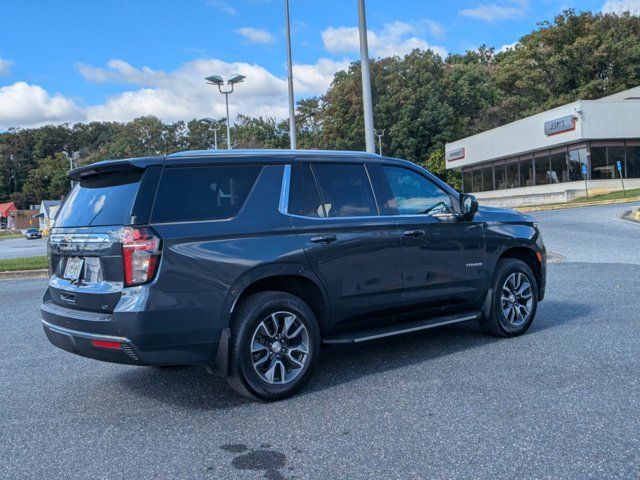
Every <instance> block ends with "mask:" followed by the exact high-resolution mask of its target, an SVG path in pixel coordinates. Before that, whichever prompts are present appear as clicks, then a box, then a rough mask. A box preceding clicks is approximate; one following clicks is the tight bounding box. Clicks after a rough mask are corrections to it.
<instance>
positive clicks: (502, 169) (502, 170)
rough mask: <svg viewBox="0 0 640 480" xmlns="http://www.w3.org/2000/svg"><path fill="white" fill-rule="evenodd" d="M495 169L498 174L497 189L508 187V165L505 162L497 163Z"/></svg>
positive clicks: (496, 174)
mask: <svg viewBox="0 0 640 480" xmlns="http://www.w3.org/2000/svg"><path fill="white" fill-rule="evenodd" d="M493 171H494V174H495V176H496V190H504V189H505V188H507V166H506V165H505V164H501V165H496V166H495V167H494V169H493Z"/></svg>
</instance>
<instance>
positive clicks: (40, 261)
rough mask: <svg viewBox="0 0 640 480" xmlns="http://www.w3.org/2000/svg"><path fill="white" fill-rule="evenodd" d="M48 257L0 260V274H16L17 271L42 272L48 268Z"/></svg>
mask: <svg viewBox="0 0 640 480" xmlns="http://www.w3.org/2000/svg"><path fill="white" fill-rule="evenodd" d="M47 266H48V264H47V256H46V255H42V256H40V257H26V258H5V259H0V272H15V271H17V270H40V269H42V268H47Z"/></svg>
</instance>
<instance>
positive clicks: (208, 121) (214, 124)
mask: <svg viewBox="0 0 640 480" xmlns="http://www.w3.org/2000/svg"><path fill="white" fill-rule="evenodd" d="M225 120H226V118H224V117H223V118H221V119H219V120H215V119H213V118H205V119H203V120H201V121H200V123H204V124H205V125H207V126H208V127H209V128H211V130H213V148H214V149H215V150H217V149H218V131H219V130H220V124H221V123H222V122H224V121H225Z"/></svg>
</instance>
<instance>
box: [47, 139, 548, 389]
mask: <svg viewBox="0 0 640 480" xmlns="http://www.w3.org/2000/svg"><path fill="white" fill-rule="evenodd" d="M69 176H70V178H71V179H73V180H74V181H75V182H76V186H75V187H74V189H73V190H72V192H71V193H70V194H69V195H68V196H67V198H66V200H65V202H64V204H63V205H62V207H61V208H60V211H59V213H58V215H57V217H56V223H55V227H54V228H53V229H52V231H51V235H50V239H49V253H50V259H51V260H50V261H51V264H50V269H51V270H50V271H51V272H52V276H51V280H50V283H49V287H48V289H47V291H46V293H45V295H44V299H43V303H42V306H41V313H42V318H43V326H44V330H45V332H46V334H47V336H48V338H49V340H50V341H51V342H52V343H53V344H54V345H56V346H58V347H60V348H62V349H65V350H68V351H70V352H74V353H76V354H79V355H83V356H86V357H90V358H95V359H98V360H104V361H109V362H119V363H126V364H132V365H159V366H162V365H182V364H190V365H203V366H206V367H208V368H209V369H210V370H212V371H216V372H218V373H219V374H220V375H221V376H224V377H226V378H227V379H228V381H229V383H230V385H231V386H232V387H233V388H234V389H236V390H237V391H238V392H240V393H242V394H243V395H246V396H249V397H251V398H257V399H262V400H277V399H281V398H285V397H287V396H290V395H292V394H294V393H295V392H297V391H298V390H300V389H301V388H302V387H303V385H304V384H305V383H306V382H307V381H308V380H309V378H310V377H311V375H312V374H313V371H314V370H315V368H316V366H317V365H318V359H319V355H320V345H321V344H327V345H331V344H349V343H351V344H354V343H359V342H364V341H368V340H375V339H379V338H383V337H387V336H390V335H397V334H402V333H409V332H416V331H419V330H426V329H430V328H434V327H438V326H442V325H449V324H454V323H459V322H465V321H478V322H480V325H481V326H482V328H483V329H484V330H485V331H486V332H488V333H489V334H491V335H495V336H499V337H513V336H516V335H520V334H522V333H524V332H525V331H526V330H527V329H528V328H529V326H530V325H531V322H532V321H533V319H534V317H535V314H536V309H537V305H538V302H539V301H541V300H542V299H543V297H544V292H545V283H546V252H545V247H544V244H543V241H542V236H541V234H540V231H539V229H538V225H537V224H536V223H535V222H534V221H533V219H532V218H531V217H528V216H526V215H523V214H519V213H517V212H514V211H509V210H500V209H494V208H480V209H479V208H478V203H477V201H476V200H475V198H474V197H473V196H471V195H466V194H460V193H458V192H456V191H455V190H454V189H452V188H451V187H449V186H448V185H446V184H445V183H444V182H442V181H441V180H440V179H438V178H437V177H435V176H434V175H432V174H431V173H429V172H428V171H426V170H424V169H423V168H421V167H419V166H417V165H415V164H413V163H411V162H407V161H403V160H397V159H391V158H383V157H380V156H377V155H371V154H366V153H360V152H319V151H286V150H281V151H261V150H258V151H241V150H234V151H224V152H223V151H220V152H211V151H203V152H183V153H178V154H173V155H169V156H167V157H148V158H136V159H129V160H117V161H106V162H100V163H96V164H93V165H88V166H84V167H81V168H78V169H75V170H72V171H71V172H70V175H69Z"/></svg>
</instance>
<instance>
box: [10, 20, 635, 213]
mask: <svg viewBox="0 0 640 480" xmlns="http://www.w3.org/2000/svg"><path fill="white" fill-rule="evenodd" d="M371 75H372V90H373V97H374V98H373V101H374V116H375V122H376V128H378V129H385V136H384V139H383V151H384V154H385V155H389V156H396V157H400V158H406V159H408V160H411V161H414V162H417V163H420V164H423V165H425V166H426V167H427V168H429V169H430V170H431V171H433V172H434V173H436V174H437V175H440V176H441V177H443V178H444V179H445V180H447V181H449V182H450V183H452V184H453V185H454V186H457V185H458V183H459V178H458V176H457V175H458V174H457V173H456V172H447V171H445V169H444V144H445V143H446V142H448V141H453V140H456V139H459V138H462V137H465V136H467V135H471V134H474V133H478V132H481V131H484V130H487V129H490V128H494V127H496V126H499V125H502V124H505V123H508V122H511V121H514V120H517V119H519V118H523V117H526V116H529V115H532V114H535V113H538V112H541V111H544V110H547V109H549V108H553V107H556V106H559V105H563V104H565V103H569V102H572V101H574V100H577V99H594V98H599V97H602V96H604V95H609V94H612V93H616V92H619V91H621V90H625V89H627V88H631V87H634V86H637V85H640V18H638V17H636V16H632V15H629V14H621V15H617V14H600V13H598V14H594V13H590V12H583V13H575V12H574V11H572V10H567V11H565V12H563V13H562V14H561V15H559V16H557V17H556V18H555V19H554V20H553V21H551V22H543V23H541V24H539V25H538V27H537V28H536V30H534V31H533V32H531V33H530V34H528V35H525V36H524V37H522V38H521V39H520V40H519V41H518V42H517V44H516V45H515V47H513V48H510V49H508V50H506V51H503V52H496V51H495V49H493V48H489V47H487V46H481V47H479V48H478V49H477V50H474V51H468V52H466V53H465V54H450V55H448V56H447V57H446V58H441V57H440V56H438V55H437V54H435V53H434V52H432V51H430V50H427V51H421V50H414V51H413V52H411V53H410V54H408V55H406V56H404V57H402V58H401V57H389V58H380V59H376V60H372V61H371ZM296 115H297V123H298V129H299V138H298V145H299V148H305V149H306V148H320V149H347V150H363V149H364V134H363V132H364V124H363V118H362V99H361V88H360V64H359V62H353V63H352V64H351V65H350V67H349V69H348V70H347V71H341V72H338V73H336V75H335V77H334V80H333V83H332V84H331V87H330V88H329V90H328V91H327V92H326V93H325V94H324V95H323V96H322V97H320V98H308V99H303V100H301V101H299V102H298V105H297V113H296ZM232 130H233V131H232V138H233V140H234V143H235V145H234V146H235V147H236V148H287V147H288V144H289V138H288V122H287V121H277V120H275V119H272V118H251V117H246V116H238V118H237V119H236V124H235V125H234V126H233V129H232ZM219 134H220V135H219V138H218V140H219V143H220V144H221V145H224V129H221V130H220V131H219ZM213 143H214V132H213V129H212V128H211V125H210V124H208V123H207V122H205V121H202V120H198V119H193V120H191V121H189V122H182V121H180V122H175V123H163V122H161V121H160V120H159V119H157V118H154V117H142V118H138V119H135V120H133V121H131V122H128V123H115V122H99V123H98V122H96V123H89V124H75V125H66V124H65V125H48V126H44V127H41V128H34V129H11V130H9V131H7V132H4V133H0V202H2V201H11V200H12V201H15V202H16V203H18V204H19V206H21V207H26V206H27V205H29V204H32V203H37V202H39V201H40V200H41V199H43V198H49V199H55V198H60V197H62V196H63V195H64V194H65V193H66V192H67V190H68V188H69V184H68V181H67V179H66V170H68V168H69V165H70V160H69V159H70V158H73V159H74V161H75V163H76V164H77V165H85V164H88V163H93V162H96V161H98V160H103V159H115V158H125V157H131V156H143V155H157V154H165V153H171V152H175V151H180V150H188V149H204V148H211V147H212V145H213Z"/></svg>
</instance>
